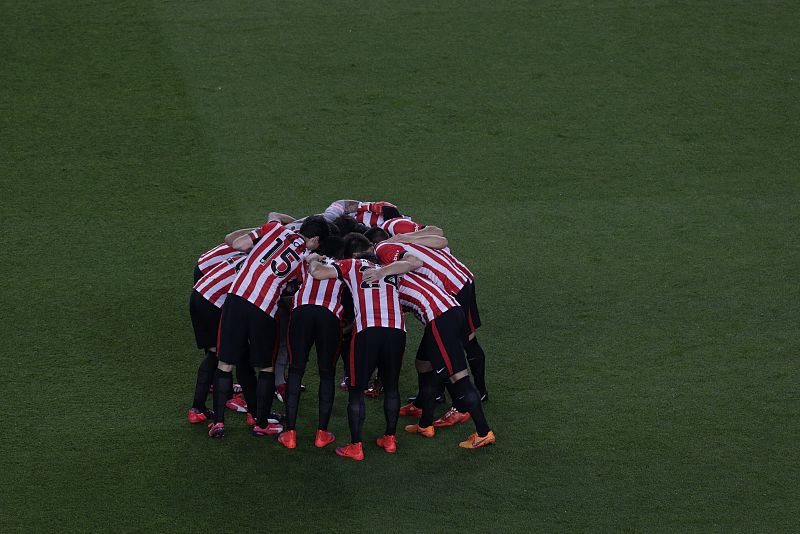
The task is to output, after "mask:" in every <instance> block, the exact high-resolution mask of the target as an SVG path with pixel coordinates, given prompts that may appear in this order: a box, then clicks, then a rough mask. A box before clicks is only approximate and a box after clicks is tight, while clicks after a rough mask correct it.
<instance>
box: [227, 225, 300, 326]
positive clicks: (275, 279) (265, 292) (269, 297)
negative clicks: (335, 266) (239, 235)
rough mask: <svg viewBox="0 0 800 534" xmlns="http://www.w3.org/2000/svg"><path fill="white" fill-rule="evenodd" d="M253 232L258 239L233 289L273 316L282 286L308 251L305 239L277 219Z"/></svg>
mask: <svg viewBox="0 0 800 534" xmlns="http://www.w3.org/2000/svg"><path fill="white" fill-rule="evenodd" d="M252 236H253V237H255V238H256V239H257V241H256V243H255V245H254V246H253V248H252V250H251V251H250V253H249V254H248V255H247V258H245V259H244V261H243V263H242V267H241V268H240V270H239V273H238V274H237V275H236V279H235V280H234V281H233V286H232V287H231V291H230V292H231V293H233V294H235V295H238V296H240V297H242V298H244V299H246V300H247V301H249V302H251V303H252V304H254V305H256V306H258V307H259V308H261V309H262V310H264V312H266V313H267V314H268V315H270V316H272V317H274V316H275V313H276V312H277V311H278V301H279V299H280V297H281V293H282V291H283V288H284V287H285V286H286V283H287V282H288V281H289V280H291V279H293V278H294V277H296V276H297V271H298V269H299V268H300V264H301V263H302V261H303V258H304V257H305V256H306V255H307V254H308V252H307V251H306V244H305V240H304V239H303V237H302V236H300V235H298V234H295V233H293V232H291V231H289V230H287V229H286V228H285V227H283V226H282V225H280V224H279V223H277V222H269V223H267V224H264V225H262V226H261V227H260V228H258V229H256V230H255V231H254V232H253V233H252Z"/></svg>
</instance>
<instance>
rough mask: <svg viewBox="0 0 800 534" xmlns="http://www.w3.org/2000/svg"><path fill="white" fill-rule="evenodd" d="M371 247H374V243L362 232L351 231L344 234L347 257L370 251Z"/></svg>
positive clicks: (345, 254)
mask: <svg viewBox="0 0 800 534" xmlns="http://www.w3.org/2000/svg"><path fill="white" fill-rule="evenodd" d="M370 248H372V243H370V240H369V239H367V238H366V237H364V236H363V235H362V234H357V233H355V232H350V233H349V234H347V235H346V236H344V257H345V258H352V257H354V256H355V255H356V254H359V253H362V252H366V251H368V250H369V249H370Z"/></svg>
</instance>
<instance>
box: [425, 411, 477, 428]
mask: <svg viewBox="0 0 800 534" xmlns="http://www.w3.org/2000/svg"><path fill="white" fill-rule="evenodd" d="M469 420H470V415H469V414H468V413H461V412H459V411H458V410H456V409H455V408H450V409H449V410H447V412H446V413H445V414H444V415H443V416H441V417H440V418H439V419H437V420H436V421H434V422H433V426H435V427H437V428H439V427H443V426H454V425H459V424H461V423H466V422H467V421H469Z"/></svg>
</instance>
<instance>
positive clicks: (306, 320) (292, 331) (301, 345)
mask: <svg viewBox="0 0 800 534" xmlns="http://www.w3.org/2000/svg"><path fill="white" fill-rule="evenodd" d="M343 248H344V243H343V242H342V240H341V238H338V239H337V238H329V239H328V240H327V241H326V243H325V252H326V253H327V254H328V257H327V258H326V257H320V259H319V261H320V262H321V263H323V264H324V265H332V263H333V260H332V259H330V258H341V257H342V252H343ZM299 276H300V280H301V285H300V289H299V290H298V291H297V293H295V294H294V299H293V303H292V305H293V308H292V311H291V315H290V317H289V334H288V349H289V380H288V382H287V388H286V425H285V430H284V431H283V432H282V433H281V434H280V435H279V436H278V442H279V443H281V444H282V445H283V446H285V447H287V448H289V449H294V448H295V447H297V431H296V430H295V423H296V421H297V410H298V405H299V403H300V384H301V381H302V379H303V374H304V373H305V370H306V364H307V362H308V355H309V353H310V352H311V347H312V346H316V348H317V365H318V367H319V424H318V426H317V432H316V436H315V438H314V445H315V446H316V447H317V448H322V447H325V446H326V445H328V444H329V443H332V442H333V441H334V440H335V439H336V438H335V437H334V435H333V434H332V433H331V432H328V422H329V421H330V418H331V411H332V410H333V397H334V393H335V391H336V385H335V370H336V361H337V360H338V359H339V348H340V346H341V342H342V317H343V314H344V306H343V304H342V292H343V289H344V283H343V282H342V281H341V280H339V279H338V278H332V279H325V280H317V279H315V278H314V277H312V276H311V274H310V273H309V272H308V267H307V264H306V263H305V262H303V263H302V264H301V266H300V275H299Z"/></svg>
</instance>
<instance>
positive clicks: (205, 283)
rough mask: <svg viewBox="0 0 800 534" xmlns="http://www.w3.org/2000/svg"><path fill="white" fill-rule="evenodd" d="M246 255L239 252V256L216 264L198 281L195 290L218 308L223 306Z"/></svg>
mask: <svg viewBox="0 0 800 534" xmlns="http://www.w3.org/2000/svg"><path fill="white" fill-rule="evenodd" d="M246 257H247V254H245V253H244V252H239V253H238V256H234V257H231V258H228V259H227V260H226V261H223V262H220V263H218V264H216V265H215V266H214V267H212V268H211V269H210V270H209V271H208V272H207V273H206V274H204V275H203V276H202V278H200V280H198V281H197V283H196V284H195V285H194V289H195V291H197V292H198V293H200V295H202V296H203V298H205V299H206V300H207V301H209V302H210V303H211V304H213V305H214V306H216V307H217V308H221V307H222V305H223V304H224V303H225V299H226V297H227V296H228V291H230V289H231V285H232V284H233V280H234V278H236V269H237V266H238V265H239V264H240V263H241V262H242V261H243V260H244V259H245V258H246Z"/></svg>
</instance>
